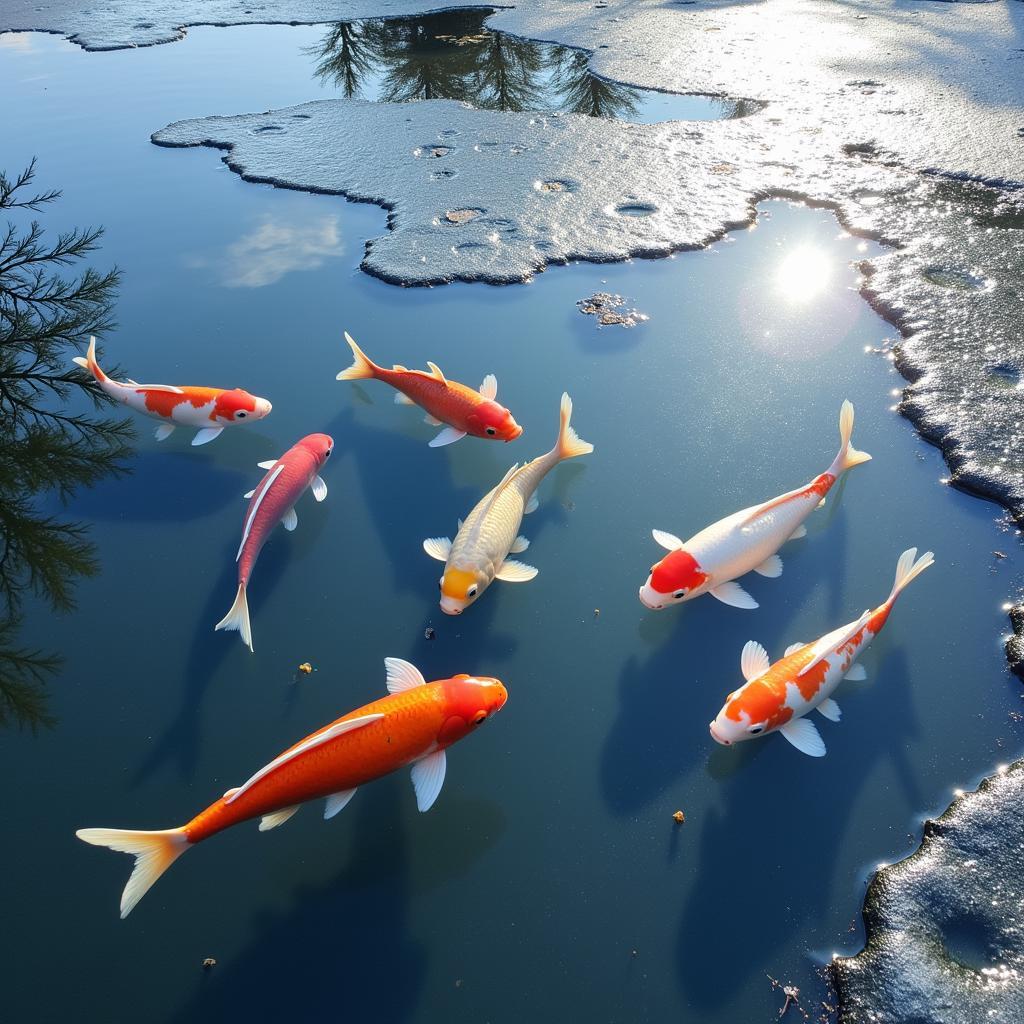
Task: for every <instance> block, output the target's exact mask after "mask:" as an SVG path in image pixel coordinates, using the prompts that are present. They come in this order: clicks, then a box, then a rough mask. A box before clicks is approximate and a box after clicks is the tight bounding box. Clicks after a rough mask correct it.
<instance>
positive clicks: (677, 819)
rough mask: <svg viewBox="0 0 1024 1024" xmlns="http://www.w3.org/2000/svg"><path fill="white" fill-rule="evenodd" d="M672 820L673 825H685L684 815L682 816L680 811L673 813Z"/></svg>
mask: <svg viewBox="0 0 1024 1024" xmlns="http://www.w3.org/2000/svg"><path fill="white" fill-rule="evenodd" d="M672 820H673V821H674V822H675V823H676V824H677V825H685V824H686V815H685V814H683V812H682V811H676V812H675V813H674V814H673V815H672Z"/></svg>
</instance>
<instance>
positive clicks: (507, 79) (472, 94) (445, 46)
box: [310, 7, 766, 124]
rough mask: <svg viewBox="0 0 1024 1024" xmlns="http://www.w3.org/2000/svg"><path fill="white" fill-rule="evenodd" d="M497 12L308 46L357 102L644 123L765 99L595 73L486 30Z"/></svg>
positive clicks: (334, 31)
mask: <svg viewBox="0 0 1024 1024" xmlns="http://www.w3.org/2000/svg"><path fill="white" fill-rule="evenodd" d="M493 13H494V10H493V9H492V8H487V7H477V8H464V9H461V10H451V11H440V12H438V13H435V14H427V15H423V16H420V17H409V18H370V19H366V20H363V21H348V22H340V23H338V24H336V25H333V26H331V27H330V28H329V29H328V31H327V33H326V35H325V36H324V38H323V41H322V42H321V43H320V45H319V46H317V47H313V48H311V50H310V53H311V55H312V56H313V57H314V58H315V59H316V67H315V73H316V75H317V76H318V77H319V78H321V79H322V80H323V81H325V82H327V83H330V84H333V85H335V86H337V88H338V90H339V91H340V93H341V95H343V96H346V97H349V98H352V99H356V98H358V99H367V100H374V101H377V102H386V103H408V102H413V101H417V100H439V99H448V100H458V101H459V102H462V103H469V104H471V105H472V106H474V107H479V108H482V109H486V110H515V111H537V112H544V113H552V112H557V111H566V112H572V113H576V114H586V115H588V116H590V117H603V118H615V119H618V120H622V121H632V122H636V123H641V124H656V123H659V122H662V121H720V120H725V119H727V118H736V117H748V116H749V115H751V114H756V113H757V112H758V111H760V110H763V109H764V107H765V105H766V104H765V103H763V102H761V101H759V100H753V99H745V98H733V97H728V96H712V95H706V94H691V95H683V94H679V93H672V92H658V91H656V90H652V89H641V88H638V87H636V86H632V85H626V84H624V83H622V82H615V81H612V80H610V79H608V78H604V77H602V76H601V75H598V74H595V73H594V72H593V71H592V70H591V68H590V56H589V54H588V53H586V52H584V51H582V50H576V49H572V48H570V47H568V46H560V45H557V44H555V43H540V42H535V41H533V40H529V39H520V38H518V37H517V36H512V35H507V34H506V33H504V32H495V31H492V30H490V29H488V28H487V27H486V24H485V22H486V20H487V18H488V17H489V16H490V15H491V14H493ZM599 45H600V44H599Z"/></svg>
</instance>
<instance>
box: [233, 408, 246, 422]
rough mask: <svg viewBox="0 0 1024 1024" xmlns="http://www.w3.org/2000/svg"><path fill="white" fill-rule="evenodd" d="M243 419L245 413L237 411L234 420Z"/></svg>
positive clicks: (242, 410)
mask: <svg viewBox="0 0 1024 1024" xmlns="http://www.w3.org/2000/svg"><path fill="white" fill-rule="evenodd" d="M245 417H246V412H245V410H244V409H239V410H238V412H236V413H235V419H236V420H244V419H245Z"/></svg>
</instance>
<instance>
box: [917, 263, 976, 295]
mask: <svg viewBox="0 0 1024 1024" xmlns="http://www.w3.org/2000/svg"><path fill="white" fill-rule="evenodd" d="M921 276H922V277H923V278H924V279H925V280H926V281H927V282H928V283H929V284H934V285H936V286H937V287H939V288H952V289H954V290H955V291H961V292H987V291H990V290H991V289H992V282H991V281H990V280H989V279H988V278H987V277H984V276H983V275H982V274H977V273H972V272H971V271H969V270H957V269H956V268H955V267H941V266H931V267H926V268H925V269H924V270H923V271H921Z"/></svg>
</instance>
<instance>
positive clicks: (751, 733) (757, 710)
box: [710, 548, 934, 757]
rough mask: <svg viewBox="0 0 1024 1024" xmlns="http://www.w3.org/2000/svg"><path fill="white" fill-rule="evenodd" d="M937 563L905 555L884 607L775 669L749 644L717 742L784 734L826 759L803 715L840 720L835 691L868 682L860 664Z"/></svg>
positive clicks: (793, 651) (714, 728) (795, 647)
mask: <svg viewBox="0 0 1024 1024" xmlns="http://www.w3.org/2000/svg"><path fill="white" fill-rule="evenodd" d="M933 562H934V558H933V557H932V553H931V552H930V551H927V552H925V554H923V555H922V556H921V557H920V558H917V548H910V549H909V550H907V551H904V552H903V554H902V555H900V559H899V562H898V563H897V565H896V580H895V582H894V583H893V586H892V591H891V592H890V593H889V596H888V598H887V599H886V600H885V602H884V603H883V604H881V605H879V606H878V607H877V608H875V609H874V611H871V610H868V611H866V612H864V614H863V615H861V617H860V618H859V619H857V620H856V621H855V622H848V623H847V624H846V625H845V626H840V627H839V628H838V629H835V630H833V631H832V632H831V633H827V634H826V635H825V636H823V637H822V638H821V639H820V640H817V641H815V643H813V644H800V643H798V644H792V645H790V646H789V647H788V648H786V652H785V654H784V655H783V657H782V658H781V659H780V660H779V661H777V662H775V664H774V665H772V664H770V663H769V660H768V653H767V652H766V651H765V649H764V648H763V647H762V646H761V645H760V644H759V643H756V642H755V641H753V640H751V641H749V642H748V643H747V644H746V646H745V647H744V648H743V654H742V656H741V657H740V669H741V671H742V672H743V677H744V679H746V682H745V683H744V684H743V686H741V687H740V688H739V689H738V690H734V691H733V692H732V693H730V694H729V696H728V697H726V698H725V704H724V705H723V706H722V710H721V711H719V712H718V716H717V717H716V718H715V720H714V721H713V722H712V723H711V726H710V729H711V736H712V738H713V739H714V740H715V741H716V742H718V743H721V744H722V746H725V747H731V746H732V745H733V744H734V743H742V742H743V741H744V740H752V739H756V738H757V737H758V736H765V735H767V734H768V733H771V732H780V733H782V735H783V736H785V737H786V739H787V740H789V742H790V743H792V744H793V746H794V747H796V748H797V750H800V751H802V752H803V753H805V754H809V755H810V756H811V757H823V756H824V754H825V743H824V741H823V740H822V738H821V736H820V735H819V733H818V730H817V728H816V727H815V726H814V723H813V722H811V721H810V720H809V719H807V718H805V717H804V716H806V715H808V714H810V713H811V712H812V711H818V712H819V713H820V714H821V715H823V716H824V717H825V718H827V719H829V720H830V721H832V722H838V721H839V719H840V711H839V705H838V704H837V703H836V702H835V701H834V700H833V699H832V694H833V693H834V692H835V690H836V687H838V686H839V684H840V683H841V682H842V681H843V680H844V679H864V678H865V675H866V674H865V672H864V667H863V666H862V665H858V664H856V661H857V659H858V658H859V657H860V656H861V655H862V654H863V653H864V651H866V650H867V648H868V646H869V645H870V643H871V641H872V640H874V638H875V637H876V636H878V634H879V633H880V632H881V631H882V627H883V626H884V625H885V623H886V620H887V619H888V618H889V612H890V611H892V606H893V604H894V602H895V601H896V598H897V597H898V596H899V594H900V592H901V591H902V590H903V589H904V588H905V587H906V586H907V584H908V583H909V582H910V581H911V580H912V579H914V578H915V577H916V576H918V575H920V574H921V573H922V572H924V570H925V569H927V568H928V566H930V565H931V564H932V563H933Z"/></svg>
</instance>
